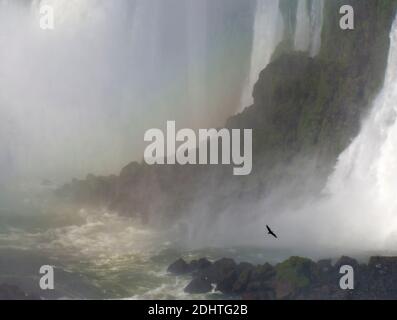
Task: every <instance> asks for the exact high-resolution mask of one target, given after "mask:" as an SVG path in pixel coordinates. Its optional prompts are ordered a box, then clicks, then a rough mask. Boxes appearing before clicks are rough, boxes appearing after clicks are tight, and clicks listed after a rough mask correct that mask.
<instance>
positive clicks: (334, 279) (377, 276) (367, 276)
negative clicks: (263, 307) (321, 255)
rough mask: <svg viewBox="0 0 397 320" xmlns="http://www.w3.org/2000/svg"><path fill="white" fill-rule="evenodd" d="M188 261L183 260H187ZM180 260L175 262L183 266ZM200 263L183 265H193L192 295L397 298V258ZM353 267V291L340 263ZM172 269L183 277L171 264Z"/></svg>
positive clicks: (269, 298) (249, 297) (286, 297)
mask: <svg viewBox="0 0 397 320" xmlns="http://www.w3.org/2000/svg"><path fill="white" fill-rule="evenodd" d="M182 261H183V260H182ZM180 263H181V259H180V260H178V261H177V263H174V264H173V265H175V264H180ZM195 263H196V262H191V263H187V262H185V261H183V265H186V266H187V267H186V268H185V269H184V270H188V269H190V270H191V271H189V272H188V273H190V274H191V276H192V281H191V282H190V283H189V285H188V286H187V287H186V288H185V291H186V292H188V293H192V294H194V293H207V292H211V291H212V290H213V288H215V290H216V291H218V292H221V293H223V294H225V295H226V296H234V297H240V298H242V299H255V300H291V299H300V300H302V299H314V300H342V299H354V300H360V299H397V257H372V258H370V259H369V262H368V264H360V263H358V262H357V260H355V259H353V258H350V257H342V258H340V259H339V260H337V261H336V262H335V263H334V264H332V263H331V260H320V261H318V262H314V261H312V260H310V259H306V258H301V257H291V258H289V259H287V260H285V261H283V262H281V263H279V264H277V265H275V266H272V265H270V264H268V263H265V264H263V265H252V264H250V263H247V262H242V263H236V262H235V261H234V260H232V259H226V258H224V259H220V260H217V261H215V262H213V263H211V262H209V263H208V264H206V266H205V267H204V268H202V269H200V270H197V269H194V267H193V266H194V265H195ZM343 265H349V266H351V267H353V270H354V289H353V290H343V289H341V288H340V285H339V281H340V278H341V277H342V276H343V275H342V274H340V267H341V266H343ZM169 271H170V273H172V274H174V275H178V274H179V273H178V272H173V271H172V268H169Z"/></svg>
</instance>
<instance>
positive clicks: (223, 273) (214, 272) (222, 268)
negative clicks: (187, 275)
mask: <svg viewBox="0 0 397 320" xmlns="http://www.w3.org/2000/svg"><path fill="white" fill-rule="evenodd" d="M235 268H236V262H235V261H234V260H233V259H229V258H222V259H220V260H217V261H215V262H214V263H213V264H212V265H211V266H209V267H208V268H205V269H204V270H202V271H201V272H200V275H201V276H203V277H205V278H208V279H209V281H210V282H211V283H216V284H218V283H220V282H222V281H223V280H224V279H225V278H227V277H229V276H230V275H231V273H232V272H233V271H234V269H235Z"/></svg>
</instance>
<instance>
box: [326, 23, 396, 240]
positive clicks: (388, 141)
mask: <svg viewBox="0 0 397 320" xmlns="http://www.w3.org/2000/svg"><path fill="white" fill-rule="evenodd" d="M396 190H397V20H396V21H395V22H394V24H393V29H392V31H391V45H390V52H389V58H388V66H387V72H386V78H385V83H384V87H383V89H382V91H381V93H380V94H379V96H378V97H377V98H376V100H375V102H374V106H373V110H372V112H371V114H370V116H369V118H368V119H367V120H366V122H365V124H364V126H363V128H362V130H361V132H360V134H359V136H358V137H357V138H356V139H355V140H354V141H353V143H352V144H351V145H350V147H349V148H348V149H347V150H346V151H344V152H343V153H342V155H341V156H340V158H339V161H338V164H337V166H336V169H335V172H334V173H333V175H332V176H331V177H330V179H329V183H328V186H327V191H329V192H330V193H331V194H332V195H333V196H336V197H340V196H343V197H344V198H346V202H347V204H348V205H349V206H351V207H352V211H351V212H350V213H349V220H350V219H356V221H357V222H358V223H359V224H360V225H363V227H364V228H363V230H362V231H363V232H367V236H368V237H369V238H372V239H373V240H376V241H377V242H379V244H380V245H382V246H385V247H388V245H390V244H392V243H393V244H394V245H395V244H396V242H395V241H396V240H397V196H396ZM366 227H367V228H366ZM389 241H391V242H390V243H389Z"/></svg>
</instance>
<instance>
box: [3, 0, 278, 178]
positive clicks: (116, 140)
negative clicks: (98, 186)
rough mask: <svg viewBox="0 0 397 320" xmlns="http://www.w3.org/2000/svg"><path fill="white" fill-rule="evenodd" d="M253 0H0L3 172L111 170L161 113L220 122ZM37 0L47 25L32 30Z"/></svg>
mask: <svg viewBox="0 0 397 320" xmlns="http://www.w3.org/2000/svg"><path fill="white" fill-rule="evenodd" d="M270 2H273V1H270ZM253 4H254V3H253V1H244V2H242V1H240V0H233V1H232V0H220V1H208V0H206V1H204V0H187V1H180V0H167V1H163V0H118V1H108V0H0V8H1V10H0V46H1V47H2V48H7V50H1V51H0V88H2V90H0V132H1V135H2V136H1V137H0V148H1V150H6V153H7V154H4V153H3V154H0V171H2V172H7V169H3V168H5V167H8V166H10V163H12V165H13V166H14V167H15V170H16V171H17V174H18V175H19V176H21V177H27V176H30V175H34V178H32V179H35V178H38V179H41V177H44V178H52V179H53V180H57V178H58V177H59V175H61V176H60V177H59V179H61V180H63V179H68V178H70V177H74V176H79V177H80V176H83V175H85V174H87V173H88V172H92V173H95V174H110V173H114V172H117V171H118V170H119V169H120V168H121V167H122V166H124V165H125V164H126V163H128V162H130V161H132V160H139V159H140V158H141V156H142V153H143V150H144V145H145V143H144V141H143V138H142V137H143V135H144V132H145V130H147V129H148V128H154V127H161V126H162V125H164V123H165V121H166V120H168V119H174V120H176V121H177V123H178V124H179V125H181V126H184V127H193V128H196V127H200V128H205V127H212V126H216V125H220V123H224V121H225V119H226V118H227V117H229V116H230V115H232V114H233V113H234V112H235V110H236V108H237V107H238V105H239V98H240V91H239V90H241V87H242V85H243V82H244V80H245V79H244V78H245V75H244V70H245V68H246V64H248V60H249V58H250V52H249V51H250V49H249V48H248V47H249V45H247V43H249V42H250V39H251V36H252V34H251V33H250V32H251V26H252V24H253V17H252V15H253ZM40 5H50V6H52V7H53V8H54V16H55V17H54V24H55V28H54V30H41V29H40V23H39V22H40V18H41V15H40V12H39V7H40ZM27 54H28V58H27ZM235 96H237V97H236V98H235ZM60 146H62V148H61V147H60ZM70 155H73V156H70ZM93 157H95V158H96V161H92V159H93ZM26 159H29V162H27V161H26ZM8 171H9V170H8ZM2 172H0V176H2Z"/></svg>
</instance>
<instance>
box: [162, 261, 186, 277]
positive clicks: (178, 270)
mask: <svg viewBox="0 0 397 320" xmlns="http://www.w3.org/2000/svg"><path fill="white" fill-rule="evenodd" d="M167 271H168V272H170V273H173V274H175V275H182V274H186V273H189V272H191V268H190V266H189V264H187V263H186V261H185V260H183V259H178V260H176V261H175V262H173V263H172V264H171V265H170V266H169V267H168V269H167Z"/></svg>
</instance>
